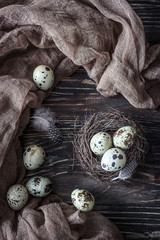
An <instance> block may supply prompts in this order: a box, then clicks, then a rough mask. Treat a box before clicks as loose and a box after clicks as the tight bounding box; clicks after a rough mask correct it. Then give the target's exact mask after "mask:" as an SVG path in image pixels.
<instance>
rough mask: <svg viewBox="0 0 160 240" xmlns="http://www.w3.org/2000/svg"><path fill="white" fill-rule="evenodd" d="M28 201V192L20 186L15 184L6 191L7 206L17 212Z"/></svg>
mask: <svg viewBox="0 0 160 240" xmlns="http://www.w3.org/2000/svg"><path fill="white" fill-rule="evenodd" d="M27 201H28V191H27V189H26V188H25V187H24V186H23V185H21V184H15V185H13V186H11V187H10V188H9V189H8V192H7V202H8V204H9V206H10V207H11V208H12V209H13V210H15V211H18V210H20V209H21V208H23V207H24V205H25V204H26V203H27Z"/></svg>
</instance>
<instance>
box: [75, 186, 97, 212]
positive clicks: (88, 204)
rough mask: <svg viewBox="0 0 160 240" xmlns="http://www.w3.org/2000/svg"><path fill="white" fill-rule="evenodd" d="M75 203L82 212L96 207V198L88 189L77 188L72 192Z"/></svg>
mask: <svg viewBox="0 0 160 240" xmlns="http://www.w3.org/2000/svg"><path fill="white" fill-rule="evenodd" d="M71 199H72V203H73V205H74V206H75V207H76V208H77V209H78V210H80V211H82V212H88V211H91V210H92V209H93V207H94V204H95V200H94V197H93V195H92V194H91V193H90V192H88V191H87V190H83V189H82V190H80V189H75V190H74V191H73V192H72V193H71Z"/></svg>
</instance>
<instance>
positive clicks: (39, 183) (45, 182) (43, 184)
mask: <svg viewBox="0 0 160 240" xmlns="http://www.w3.org/2000/svg"><path fill="white" fill-rule="evenodd" d="M26 188H27V190H28V192H29V193H30V194H31V195H33V196H35V197H45V196H47V195H48V194H49V193H50V192H51V191H52V183H51V181H50V180H49V179H48V178H46V177H41V176H35V177H32V178H31V179H29V181H28V182H27V183H26Z"/></svg>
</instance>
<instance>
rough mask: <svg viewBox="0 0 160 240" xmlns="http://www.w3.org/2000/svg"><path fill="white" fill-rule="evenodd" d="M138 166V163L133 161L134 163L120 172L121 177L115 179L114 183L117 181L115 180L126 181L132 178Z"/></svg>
mask: <svg viewBox="0 0 160 240" xmlns="http://www.w3.org/2000/svg"><path fill="white" fill-rule="evenodd" d="M137 166H138V163H137V162H136V161H135V160H133V161H132V162H130V163H129V164H128V165H127V166H126V167H124V168H123V169H122V170H121V171H120V172H119V175H118V177H116V178H113V179H112V181H115V180H118V179H120V180H125V179H128V178H130V177H131V176H132V174H133V172H134V170H135V169H136V167H137Z"/></svg>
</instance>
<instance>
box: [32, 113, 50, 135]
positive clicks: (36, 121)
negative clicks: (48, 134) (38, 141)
mask: <svg viewBox="0 0 160 240" xmlns="http://www.w3.org/2000/svg"><path fill="white" fill-rule="evenodd" d="M32 118H33V120H32V126H33V127H34V128H35V129H36V130H37V131H40V132H41V131H49V129H50V125H51V124H50V122H49V121H48V120H46V119H45V118H43V117H38V116H35V117H32Z"/></svg>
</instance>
